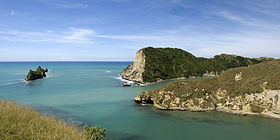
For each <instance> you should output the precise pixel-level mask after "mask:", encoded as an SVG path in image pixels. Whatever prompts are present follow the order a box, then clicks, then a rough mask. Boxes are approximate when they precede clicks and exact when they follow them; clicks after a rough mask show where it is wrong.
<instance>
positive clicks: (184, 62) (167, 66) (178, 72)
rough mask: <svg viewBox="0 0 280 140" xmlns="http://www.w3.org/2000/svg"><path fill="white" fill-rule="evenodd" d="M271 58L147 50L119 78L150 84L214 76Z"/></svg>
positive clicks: (143, 50)
mask: <svg viewBox="0 0 280 140" xmlns="http://www.w3.org/2000/svg"><path fill="white" fill-rule="evenodd" d="M268 60H273V58H266V57H261V58H246V57H242V56H237V55H228V54H221V55H216V56H214V58H202V57H195V56H194V55H192V54H191V53H189V52H186V51H184V50H182V49H177V48H153V47H147V48H143V49H141V50H139V51H138V52H137V53H136V59H135V61H134V62H133V63H132V64H131V65H129V66H128V67H127V68H125V69H124V70H123V71H122V72H121V73H120V74H121V76H122V78H123V79H126V80H129V81H133V82H135V83H140V84H151V83H155V82H160V81H163V80H167V79H175V78H183V79H184V78H189V77H203V76H208V77H209V76H217V75H219V74H221V73H222V72H223V71H225V70H227V69H230V68H235V67H244V66H250V65H254V64H258V63H261V62H264V61H268Z"/></svg>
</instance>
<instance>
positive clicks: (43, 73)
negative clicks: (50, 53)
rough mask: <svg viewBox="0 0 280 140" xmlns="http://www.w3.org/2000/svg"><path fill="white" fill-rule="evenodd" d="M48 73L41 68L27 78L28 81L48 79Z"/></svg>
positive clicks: (30, 73)
mask: <svg viewBox="0 0 280 140" xmlns="http://www.w3.org/2000/svg"><path fill="white" fill-rule="evenodd" d="M46 72H48V69H47V68H45V69H42V68H41V67H40V66H39V67H38V68H37V69H36V71H33V70H30V71H29V72H28V74H27V76H26V78H25V80H26V81H31V80H36V79H41V78H44V77H46Z"/></svg>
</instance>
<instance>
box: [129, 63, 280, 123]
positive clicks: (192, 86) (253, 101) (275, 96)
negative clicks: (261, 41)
mask: <svg viewBox="0 0 280 140" xmlns="http://www.w3.org/2000/svg"><path fill="white" fill-rule="evenodd" d="M279 97H280V60H273V61H267V62H263V63H260V64H256V65H253V66H250V67H240V68H233V69H230V70H227V71H225V72H223V73H222V74H221V75H220V76H218V77H216V78H210V79H201V80H185V81H177V82H172V83H169V84H167V85H166V86H163V87H161V88H159V89H155V90H152V91H146V92H143V93H142V94H140V95H139V96H138V97H136V98H135V99H134V100H135V102H137V103H141V104H147V103H149V104H154V107H155V108H157V109H168V110H189V111H212V110H216V111H223V112H229V113H234V114H242V115H247V114H252V115H262V116H267V117H272V118H278V119H280V99H279Z"/></svg>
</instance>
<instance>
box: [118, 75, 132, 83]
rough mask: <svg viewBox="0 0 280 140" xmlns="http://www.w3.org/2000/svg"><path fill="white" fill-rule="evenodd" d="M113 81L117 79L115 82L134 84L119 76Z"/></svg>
mask: <svg viewBox="0 0 280 140" xmlns="http://www.w3.org/2000/svg"><path fill="white" fill-rule="evenodd" d="M114 79H117V80H119V81H122V82H127V83H130V84H134V82H133V81H129V80H126V79H123V78H122V77H121V76H120V75H119V76H118V77H114Z"/></svg>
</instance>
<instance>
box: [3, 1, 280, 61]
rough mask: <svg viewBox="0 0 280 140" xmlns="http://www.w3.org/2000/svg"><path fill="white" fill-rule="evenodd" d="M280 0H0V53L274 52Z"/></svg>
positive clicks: (61, 56) (76, 56)
mask: <svg viewBox="0 0 280 140" xmlns="http://www.w3.org/2000/svg"><path fill="white" fill-rule="evenodd" d="M279 23H280V1H279V0H246V1H245V0H0V61H18V60H22V61H26V60H28V61H29V60H30V61H32V60H37V61H42V60H50V61H54V60H59V61H61V60H72V61H73V60H92V61H100V60H108V61H110V60H114V61H117V60H133V59H134V58H135V53H136V51H137V50H139V49H141V48H143V47H146V46H154V47H177V48H182V49H184V50H186V51H189V52H191V53H193V54H194V55H196V56H203V57H212V56H214V55H216V54H221V53H229V54H238V55H242V56H247V57H260V56H272V57H276V58H279V57H280V53H279V52H280V24H279Z"/></svg>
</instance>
